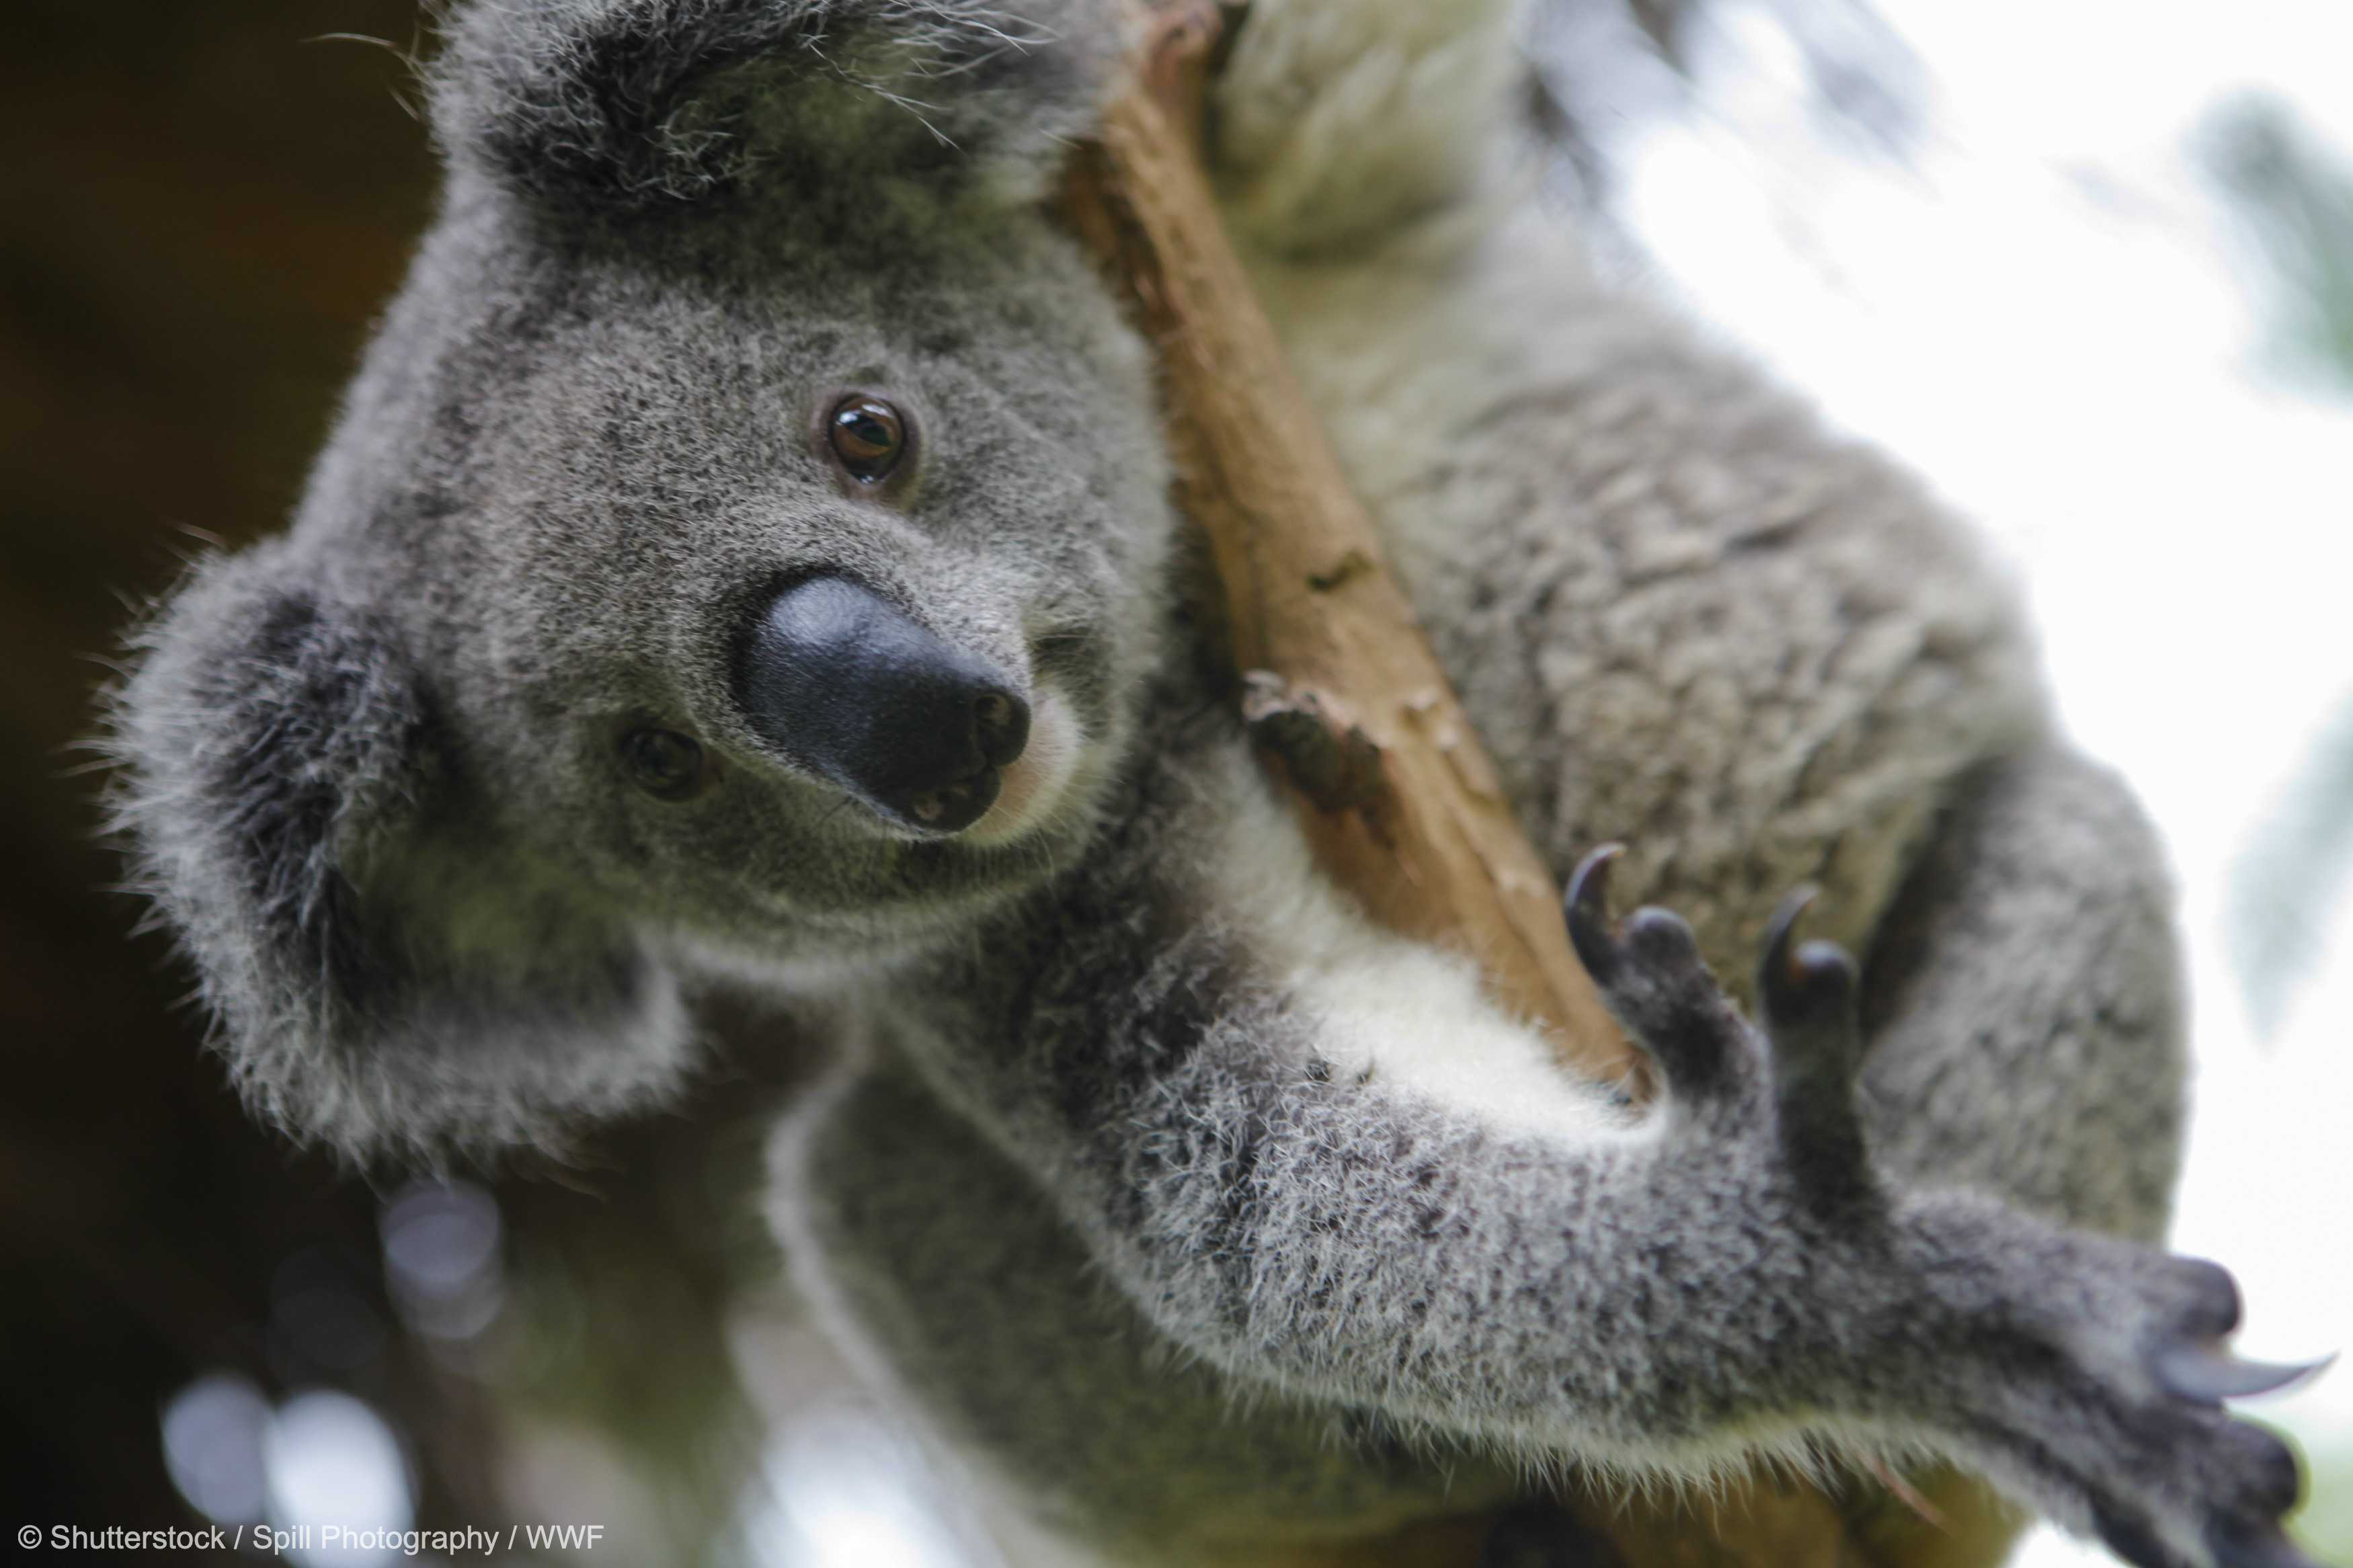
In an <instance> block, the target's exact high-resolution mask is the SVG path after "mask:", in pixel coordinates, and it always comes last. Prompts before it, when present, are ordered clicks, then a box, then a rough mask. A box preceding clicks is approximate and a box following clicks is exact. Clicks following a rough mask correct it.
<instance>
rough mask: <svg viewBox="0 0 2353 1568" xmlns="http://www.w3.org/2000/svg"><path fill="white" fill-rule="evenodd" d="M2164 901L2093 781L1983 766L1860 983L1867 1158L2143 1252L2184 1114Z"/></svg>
mask: <svg viewBox="0 0 2353 1568" xmlns="http://www.w3.org/2000/svg"><path fill="white" fill-rule="evenodd" d="M2170 907H2171V903H2170V897H2169V892H2168V886H2167V879H2166V876H2165V871H2164V865H2163V857H2162V852H2161V850H2160V849H2159V848H2158V844H2157V841H2156V838H2155V836H2154V835H2153V834H2152V832H2151V831H2150V829H2149V827H2148V825H2147V821H2146V820H2145V819H2144V818H2143V816H2141V813H2140V810H2139V807H2138V806H2137V804H2136V803H2135V802H2134V801H2133V799H2132V798H2131V796H2130V795H2128V794H2127V793H2126V791H2125V790H2124V788H2123V787H2122V786H2121V785H2120V784H2118V783H2117V782H2116V780H2115V779H2114V778H2112V777H2111V776H2110V775H2109V774H2107V773H2105V771H2103V770H2101V769H2100V768H2098V767H2096V766H2094V765H2093V764H2092V763H2088V762H2086V761H2084V759H2083V758H2081V757H2078V756H2075V755H2073V754H2071V753H2068V752H2063V751H2060V750H2056V749H2053V750H2048V751H2043V752H2036V753H2033V754H2031V755H2028V756H2024V757H2020V758H2016V759H2012V760H2009V761H2005V762H2002V763H1997V764H1993V765H1990V766H1989V767H1987V768H1986V769H1984V770H1982V771H1981V772H1980V773H1978V775H1977V776H1976V777H1975V778H1973V779H1972V780H1971V781H1970V782H1969V784H1968V787H1967V788H1966V789H1965V790H1964V791H1963V792H1962V793H1961V795H1959V796H1958V797H1957V800H1956V802H1955V804H1954V805H1953V806H1952V807H1951V808H1950V809H1949V811H1948V812H1947V815H1946V816H1945V818H1944V820H1943V821H1942V822H1941V823H1940V824H1939V826H1938V829H1937V832H1936V837H1935V839H1934V840H1933V842H1932V843H1931V844H1930V845H1929V847H1928V848H1927V850H1926V854H1925V855H1924V856H1923V858H1922V859H1921V861H1920V864H1919V865H1918V866H1917V868H1915V870H1914V872H1913V874H1912V876H1911V877H1910V879H1908V881H1907V882H1906V883H1905V887H1904V889H1902V891H1901V892H1900V893H1899V894H1898V896H1897V898H1896V900H1895V902H1894V905H1893V906H1892V907H1891V909H1890V910H1889V912H1888V914H1887V916H1886V917H1885V919H1884V920H1883V921H1882V924H1881V927H1880V931H1879V934H1878V936H1877V938H1876V940H1875V941H1874V942H1873V949H1872V952H1871V954H1870V959H1869V962H1868V963H1867V965H1866V968H1865V971H1864V976H1863V994H1862V1010H1863V1026H1864V1031H1865V1034H1866V1036H1867V1037H1869V1039H1870V1041H1871V1046H1870V1050H1869V1055H1868V1057H1867V1058H1866V1064H1865V1067H1864V1070H1863V1078H1862V1103H1863V1107H1864V1114H1865V1118H1866V1121H1867V1122H1868V1125H1869V1127H1870V1130H1871V1134H1872V1143H1873V1152H1874V1153H1875V1155H1876V1156H1877V1158H1878V1159H1879V1160H1880V1162H1881V1163H1883V1165H1884V1166H1885V1167H1886V1168H1887V1169H1888V1170H1889V1171H1890V1172H1891V1173H1894V1174H1895V1175H1896V1176H1898V1177H1899V1178H1900V1179H1903V1180H1905V1181H1906V1182H1907V1183H1910V1184H1936V1185H1952V1184H1957V1185H1963V1186H1967V1187H1969V1188H1972V1189H1974V1190H1976V1191H1978V1192H1983V1193H1986V1194H1991V1195H1993V1196H1996V1197H2000V1198H2003V1199H2006V1200H2007V1201H2009V1202H2010V1203H2013V1204H2016V1205H2020V1206H2021V1207H2024V1208H2027V1209H2030V1210H2032V1211H2033V1212H2035V1213H2037V1214H2040V1215H2044V1216H2046V1217H2048V1218H2051V1219H2054V1220H2058V1221H2060V1222H2062V1223H2064V1224H2069V1225H2081V1226H2090V1227H2092V1228H2094V1229H2096V1230H2103V1231H2107V1232H2110V1233H2113V1234H2115V1235H2118V1236H2128V1237H2134V1238H2136V1239H2138V1240H2142V1241H2154V1240H2156V1239H2158V1237H2160V1236H2161V1235H2162V1234H2163V1232H2164V1228H2165V1223H2166V1217H2167V1212H2168V1203H2169V1199H2170V1195H2171V1192H2172V1187H2173V1181H2174V1176H2175V1173H2176V1169H2177V1167H2178V1165H2179V1154H2180V1144H2181V1130H2182V1113H2183V1075H2184V1060H2183V1043H2182V1036H2183V1030H2182V998H2181V986H2180V978H2179V972H2178V962H2177V957H2176V942H2175V937H2174V932H2173V927H2172V918H2171V914H2170Z"/></svg>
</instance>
